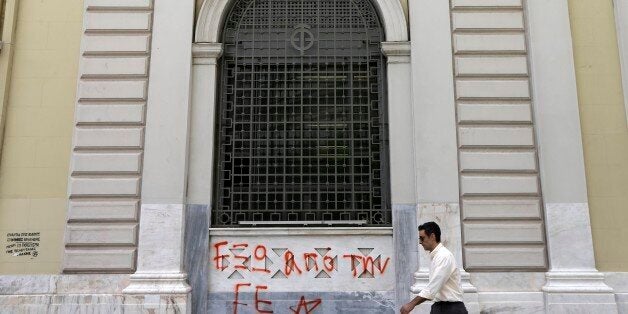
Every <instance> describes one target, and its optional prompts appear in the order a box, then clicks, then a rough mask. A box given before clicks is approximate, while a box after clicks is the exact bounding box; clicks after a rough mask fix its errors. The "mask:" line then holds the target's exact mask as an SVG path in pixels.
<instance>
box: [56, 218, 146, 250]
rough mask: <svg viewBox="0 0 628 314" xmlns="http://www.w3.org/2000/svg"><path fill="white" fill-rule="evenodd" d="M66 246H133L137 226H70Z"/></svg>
mask: <svg viewBox="0 0 628 314" xmlns="http://www.w3.org/2000/svg"><path fill="white" fill-rule="evenodd" d="M66 244H71V245H94V244H97V245H106V244H109V245H135V244H137V224H120V223H118V224H89V225H83V224H81V225H76V224H70V225H68V227H67V229H66Z"/></svg>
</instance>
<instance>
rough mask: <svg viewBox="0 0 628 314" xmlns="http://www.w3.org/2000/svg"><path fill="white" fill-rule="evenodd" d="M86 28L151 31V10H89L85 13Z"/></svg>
mask: <svg viewBox="0 0 628 314" xmlns="http://www.w3.org/2000/svg"><path fill="white" fill-rule="evenodd" d="M84 19H85V29H86V30H87V31H93V30H116V31H120V30H131V31H149V30H150V23H151V13H150V12H141V11H139V12H116V11H114V12H111V11H109V12H101V11H87V12H86V13H85V17H84Z"/></svg>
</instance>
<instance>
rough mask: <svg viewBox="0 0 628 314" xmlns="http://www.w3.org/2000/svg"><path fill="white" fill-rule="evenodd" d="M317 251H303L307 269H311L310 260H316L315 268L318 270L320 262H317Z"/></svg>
mask: <svg viewBox="0 0 628 314" xmlns="http://www.w3.org/2000/svg"><path fill="white" fill-rule="evenodd" d="M316 256H318V255H317V254H316V253H303V260H304V261H305V271H310V269H312V268H311V267H310V261H313V262H314V267H313V268H314V270H316V271H318V263H317V262H316Z"/></svg>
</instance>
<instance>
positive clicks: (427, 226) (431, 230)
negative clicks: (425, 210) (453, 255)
mask: <svg viewBox="0 0 628 314" xmlns="http://www.w3.org/2000/svg"><path fill="white" fill-rule="evenodd" d="M420 230H423V231H425V234H426V235H427V236H428V237H429V236H430V234H435V235H436V242H440V227H439V226H438V224H436V223H435V222H433V221H429V222H426V223H424V224H422V225H420V226H419V231H420Z"/></svg>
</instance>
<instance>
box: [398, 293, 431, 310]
mask: <svg viewBox="0 0 628 314" xmlns="http://www.w3.org/2000/svg"><path fill="white" fill-rule="evenodd" d="M425 301H427V299H426V298H424V297H422V296H417V297H415V298H414V299H412V301H410V302H408V303H406V304H404V305H403V306H402V307H401V314H409V313H410V312H412V310H414V308H415V307H416V306H417V305H419V304H421V303H423V302H425Z"/></svg>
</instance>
